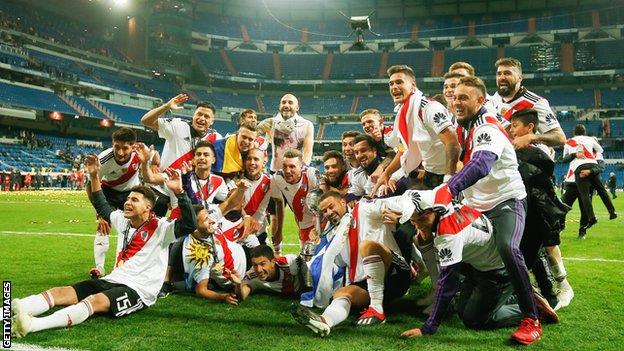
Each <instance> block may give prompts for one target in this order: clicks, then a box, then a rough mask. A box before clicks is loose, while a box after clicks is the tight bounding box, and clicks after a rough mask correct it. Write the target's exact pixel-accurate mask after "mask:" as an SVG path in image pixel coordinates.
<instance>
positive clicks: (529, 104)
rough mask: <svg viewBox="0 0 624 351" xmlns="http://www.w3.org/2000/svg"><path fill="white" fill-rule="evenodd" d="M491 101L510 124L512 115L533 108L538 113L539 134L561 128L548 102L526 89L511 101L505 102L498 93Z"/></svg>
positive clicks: (522, 89)
mask: <svg viewBox="0 0 624 351" xmlns="http://www.w3.org/2000/svg"><path fill="white" fill-rule="evenodd" d="M490 101H491V102H492V105H494V107H495V108H496V110H497V111H498V113H499V114H500V115H501V116H502V117H503V119H504V120H505V121H507V122H508V123H509V120H510V118H511V115H513V114H514V113H515V112H517V111H522V110H526V109H529V108H532V109H534V110H535V111H537V118H538V119H539V123H538V126H537V131H538V132H539V133H541V134H544V133H547V132H549V131H551V130H553V129H555V128H558V127H560V125H559V121H557V117H556V116H555V114H554V113H553V110H552V109H551V108H550V104H549V103H548V100H546V99H544V98H543V97H541V96H539V95H537V94H535V93H533V92H530V91H528V90H527V89H526V88H524V87H522V88H520V91H519V92H518V93H517V94H516V96H514V97H513V99H511V100H510V101H507V102H505V101H503V98H502V97H501V96H500V95H498V92H496V93H495V94H494V95H492V97H491V99H490ZM504 127H505V128H506V127H507V125H504Z"/></svg>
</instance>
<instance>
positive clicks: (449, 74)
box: [444, 66, 474, 80]
mask: <svg viewBox="0 0 624 351" xmlns="http://www.w3.org/2000/svg"><path fill="white" fill-rule="evenodd" d="M451 67H452V66H451ZM473 75H474V74H473ZM462 77H466V75H463V74H461V73H457V72H446V73H445V74H444V80H447V79H451V78H462Z"/></svg>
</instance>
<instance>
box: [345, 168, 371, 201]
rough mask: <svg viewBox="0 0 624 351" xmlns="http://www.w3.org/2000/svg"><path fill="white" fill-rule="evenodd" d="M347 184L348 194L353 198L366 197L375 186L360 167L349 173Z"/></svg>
mask: <svg viewBox="0 0 624 351" xmlns="http://www.w3.org/2000/svg"><path fill="white" fill-rule="evenodd" d="M350 172H351V171H350ZM349 183H350V185H349V191H348V193H349V194H353V195H355V196H367V195H368V194H370V192H371V191H372V190H373V186H374V185H375V184H374V183H373V182H372V181H371V178H370V176H369V175H368V174H366V171H365V170H364V168H362V167H358V168H356V169H355V170H353V172H351V177H350V178H349Z"/></svg>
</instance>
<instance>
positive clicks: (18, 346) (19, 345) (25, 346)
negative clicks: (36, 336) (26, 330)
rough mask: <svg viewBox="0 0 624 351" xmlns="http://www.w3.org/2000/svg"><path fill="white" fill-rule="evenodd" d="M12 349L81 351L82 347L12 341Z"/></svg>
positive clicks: (17, 350)
mask: <svg viewBox="0 0 624 351" xmlns="http://www.w3.org/2000/svg"><path fill="white" fill-rule="evenodd" d="M11 350H15V351H80V349H67V348H64V347H45V346H39V345H32V344H22V343H17V342H12V343H11Z"/></svg>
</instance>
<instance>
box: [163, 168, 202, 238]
mask: <svg viewBox="0 0 624 351" xmlns="http://www.w3.org/2000/svg"><path fill="white" fill-rule="evenodd" d="M165 173H166V174H167V177H168V178H169V179H168V180H167V181H166V182H165V185H167V187H168V188H169V190H171V192H173V193H174V194H175V196H176V198H177V199H178V207H179V208H180V214H181V216H182V218H180V219H179V220H176V221H175V224H174V226H175V229H174V233H175V236H176V238H179V237H181V236H184V235H188V234H191V233H192V232H193V231H195V228H197V217H196V216H195V210H193V205H192V204H191V199H189V198H188V196H186V194H185V193H184V190H183V188H182V180H181V179H180V174H179V173H178V172H177V171H176V170H174V169H173V168H167V169H166V170H165Z"/></svg>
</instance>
